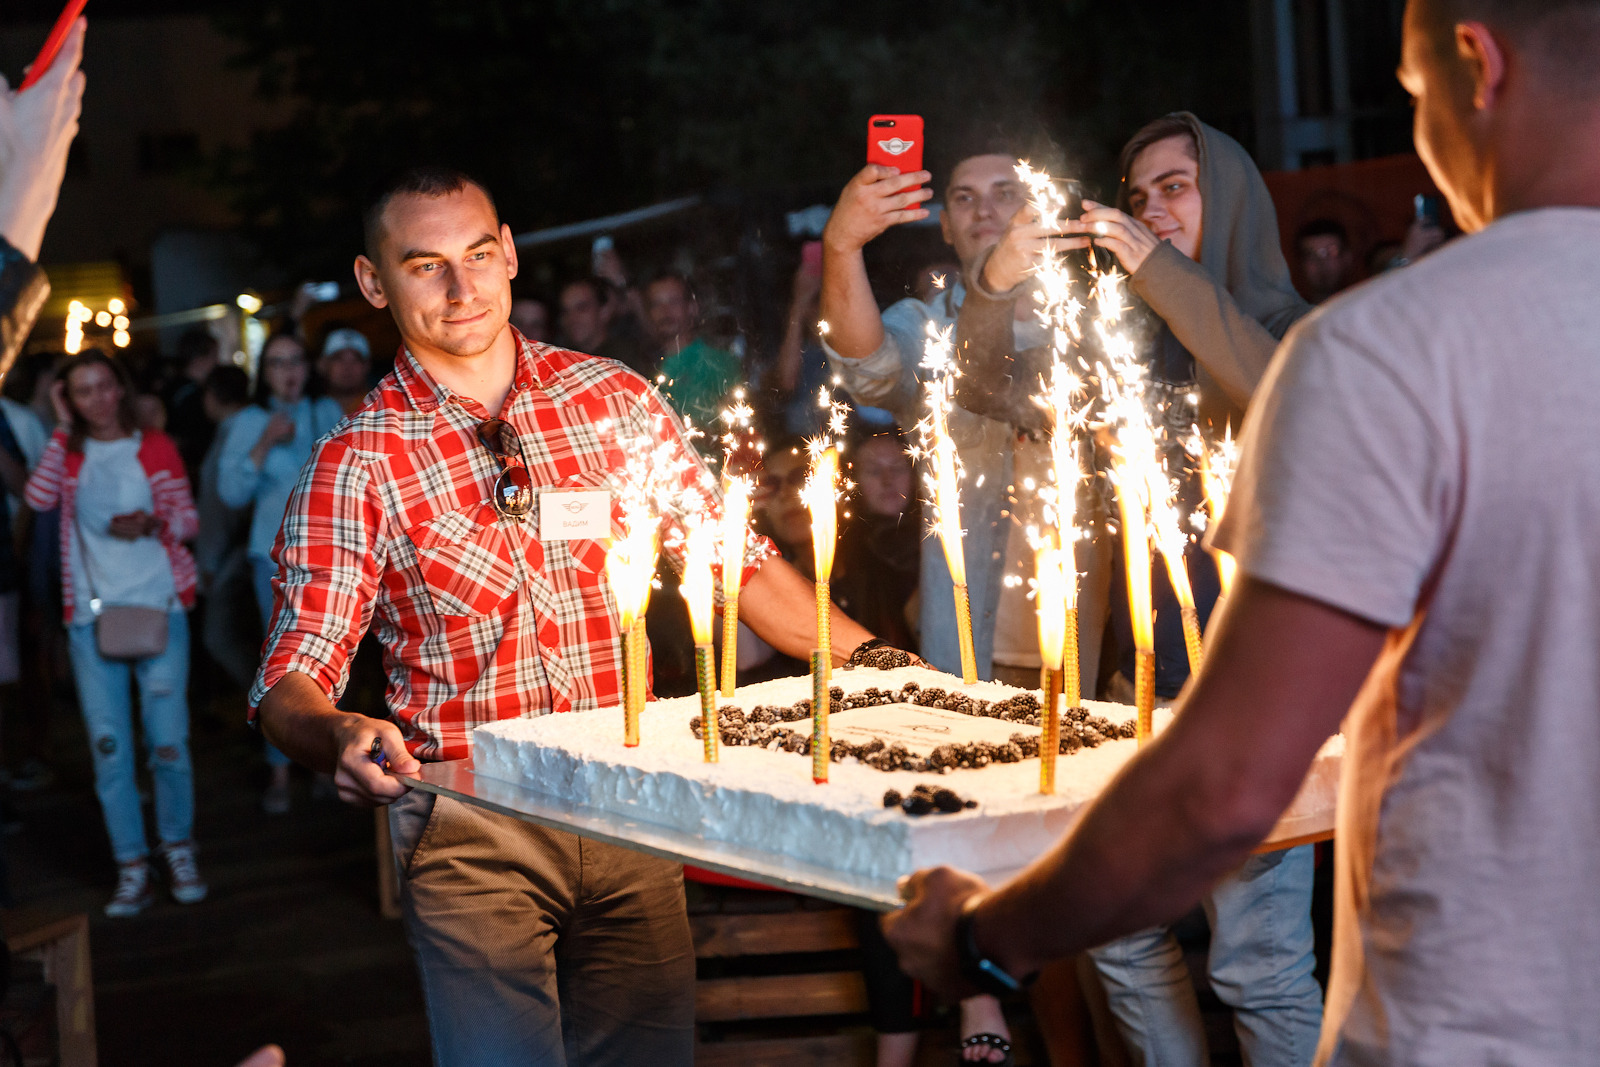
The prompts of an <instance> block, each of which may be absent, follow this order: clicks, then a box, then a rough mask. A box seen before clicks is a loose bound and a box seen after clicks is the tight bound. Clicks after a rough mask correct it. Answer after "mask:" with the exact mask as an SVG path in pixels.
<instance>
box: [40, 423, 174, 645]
mask: <svg viewBox="0 0 1600 1067" xmlns="http://www.w3.org/2000/svg"><path fill="white" fill-rule="evenodd" d="M139 465H140V466H141V467H143V468H144V473H145V476H146V477H147V478H149V479H150V497H151V499H152V501H153V502H154V503H153V505H152V506H153V508H154V512H155V516H156V518H158V519H160V520H161V529H160V530H158V531H157V534H156V536H158V537H159V538H160V539H161V544H162V547H164V548H165V549H166V550H167V559H168V561H169V562H170V563H171V564H172V584H173V585H174V586H175V587H176V588H177V592H178V599H179V600H181V601H183V606H184V607H186V608H192V607H194V589H195V577H196V572H195V565H194V557H193V556H191V555H190V554H189V550H188V549H187V548H185V547H184V546H183V542H185V541H188V540H192V539H193V538H194V535H195V534H196V533H198V532H199V530H200V514H199V512H197V511H196V510H195V506H194V497H193V496H192V495H191V494H190V492H189V478H188V475H186V474H184V472H183V459H182V457H180V456H179V455H178V448H177V446H176V445H174V444H173V443H172V438H170V437H168V436H167V435H166V434H164V433H162V432H161V431H160V430H145V431H143V438H142V439H141V440H140V442H139ZM82 470H83V453H82V452H72V451H69V450H68V449H67V432H66V431H65V430H60V429H58V430H56V432H55V434H54V435H53V436H52V437H51V438H50V444H49V446H48V447H46V448H45V450H44V455H43V456H41V457H40V458H39V465H38V466H37V467H35V468H34V471H33V474H32V475H31V476H30V477H29V478H28V488H27V489H26V491H25V493H24V499H26V500H27V502H28V506H29V507H30V508H32V509H33V510H35V511H49V510H50V509H51V508H53V507H55V506H56V505H58V504H59V505H60V506H61V603H62V609H63V610H62V615H63V618H64V621H65V622H67V623H69V624H70V623H71V622H72V621H73V617H72V615H73V613H72V588H73V582H72V538H73V531H74V529H75V527H76V523H77V517H78V473H79V472H80V471H82Z"/></svg>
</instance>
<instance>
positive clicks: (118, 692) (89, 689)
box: [67, 609, 194, 863]
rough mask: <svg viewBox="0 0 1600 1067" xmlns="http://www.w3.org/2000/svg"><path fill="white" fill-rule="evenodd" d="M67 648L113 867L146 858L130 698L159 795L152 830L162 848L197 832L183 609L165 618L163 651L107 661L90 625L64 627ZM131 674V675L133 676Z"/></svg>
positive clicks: (187, 626) (187, 644)
mask: <svg viewBox="0 0 1600 1067" xmlns="http://www.w3.org/2000/svg"><path fill="white" fill-rule="evenodd" d="M67 649H68V651H69V652H70V654H71V657H72V678H73V681H74V682H76V683H77V686H78V704H79V705H80V707H81V708H82V709H83V724H84V727H85V728H86V729H87V731H88V734H89V747H90V750H91V751H92V752H93V754H94V791H95V793H96V794H97V795H98V796H99V797H100V809H101V811H102V812H104V814H105V819H106V832H107V833H109V834H110V835H111V852H112V855H114V856H115V857H116V860H117V862H118V863H130V862H132V861H134V860H138V859H143V858H144V857H145V856H147V855H148V854H149V852H150V849H149V846H148V844H147V843H146V841H145V833H144V813H143V812H142V811H141V810H140V805H139V786H138V782H137V781H136V780H135V778H134V765H133V753H134V737H133V694H132V691H131V686H132V684H133V682H135V681H137V683H138V686H139V717H140V719H141V720H142V722H143V725H144V742H145V746H144V747H145V751H146V754H147V755H148V756H149V760H150V763H149V767H150V775H151V778H152V779H153V780H154V782H155V789H156V830H157V832H158V833H159V834H160V836H161V842H162V844H167V845H175V844H178V843H179V842H182V841H187V840H189V839H190V837H191V836H192V835H193V833H194V769H193V767H192V766H191V765H190V763H189V699H188V694H187V692H186V690H187V689H188V685H189V620H188V617H187V616H186V615H185V614H184V612H183V610H182V609H179V610H177V611H173V612H170V613H169V614H168V615H167V650H166V651H165V652H163V653H162V654H161V655H159V656H151V657H150V658H149V659H141V660H136V661H134V662H132V663H129V662H126V661H124V660H112V659H105V658H103V657H102V656H101V655H100V651H99V649H98V648H97V647H96V646H95V639H94V623H93V622H89V623H84V624H81V625H78V624H74V625H72V626H68V627H67ZM130 676H131V677H130Z"/></svg>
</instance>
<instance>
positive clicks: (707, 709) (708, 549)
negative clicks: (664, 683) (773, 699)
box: [678, 523, 720, 763]
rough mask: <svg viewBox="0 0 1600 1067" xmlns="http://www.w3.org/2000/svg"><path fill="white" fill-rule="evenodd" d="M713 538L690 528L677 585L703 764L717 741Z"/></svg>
mask: <svg viewBox="0 0 1600 1067" xmlns="http://www.w3.org/2000/svg"><path fill="white" fill-rule="evenodd" d="M715 541H716V534H715V531H714V530H713V529H712V527H711V526H710V525H709V524H706V523H698V524H696V525H694V526H692V527H690V529H689V533H688V536H687V537H686V538H685V545H684V564H683V582H682V584H681V585H679V587H678V590H679V592H680V593H682V594H683V599H684V601H685V603H687V604H688V605H689V629H690V631H691V632H693V634H694V678H695V685H696V687H697V688H698V689H699V691H700V724H701V737H702V738H703V740H704V741H705V753H706V762H707V763H716V762H717V755H718V753H717V743H718V741H719V740H720V735H719V732H718V724H717V676H716V670H715V659H716V656H715V652H714V650H713V648H712V644H711V632H712V624H711V620H712V616H713V615H714V614H715V605H714V603H713V601H714V599H715V597H714V592H715V585H714V583H713V581H712V578H711V559H712V556H713V555H715V554H716V547H715Z"/></svg>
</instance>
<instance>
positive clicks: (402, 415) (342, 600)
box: [250, 335, 776, 760]
mask: <svg viewBox="0 0 1600 1067" xmlns="http://www.w3.org/2000/svg"><path fill="white" fill-rule="evenodd" d="M517 345H518V360H517V374H516V378H515V381H514V383H513V386H512V392H511V394H510V395H509V396H508V397H507V399H506V403H505V405H504V406H503V407H502V409H501V411H500V413H499V415H500V418H502V419H505V420H506V421H507V422H509V423H511V425H512V426H513V427H514V428H515V429H516V430H517V432H518V434H519V436H520V439H521V442H522V448H523V451H524V453H525V455H526V458H527V465H528V473H529V475H530V478H531V480H532V483H533V486H534V490H535V493H534V499H535V509H534V513H533V514H532V515H530V516H528V517H527V518H526V520H525V521H523V522H517V521H514V520H511V519H505V518H502V517H500V516H499V514H498V513H497V512H496V511H495V509H494V507H493V505H492V504H491V502H490V496H491V489H492V487H493V485H494V483H495V480H496V478H498V477H499V475H500V466H499V463H498V462H497V460H496V459H495V457H494V456H493V455H492V454H491V453H490V452H489V450H488V449H487V448H485V447H484V446H483V445H482V444H481V443H480V442H479V440H478V438H477V434H476V431H477V427H478V425H479V424H480V423H481V422H483V421H484V420H485V419H486V418H488V417H489V415H488V413H487V412H486V411H485V410H484V409H483V407H482V405H480V404H479V403H478V402H477V401H475V400H472V399H471V398H469V397H464V396H458V395H455V394H453V393H451V392H450V391H449V390H448V389H446V388H444V387H443V386H440V385H438V384H437V383H435V382H434V381H433V380H432V379H431V378H429V377H428V375H427V373H426V372H425V371H424V370H423V369H422V367H421V366H420V365H419V364H418V363H417V362H416V361H415V360H414V359H413V357H411V356H410V355H409V354H408V353H405V352H402V353H401V354H400V356H399V358H398V359H397V360H396V363H395V370H394V372H393V373H392V374H391V375H389V376H388V377H387V378H385V379H384V381H383V383H382V384H381V385H380V386H379V388H378V390H377V391H376V392H375V393H374V395H373V397H372V398H370V399H369V401H368V403H367V405H366V406H365V407H363V408H362V409H361V410H360V411H358V412H356V413H355V414H354V415H352V416H351V417H350V418H349V419H348V420H346V421H345V422H344V423H343V424H342V425H341V426H340V427H338V428H337V429H335V431H334V432H333V433H332V434H331V435H330V436H329V437H327V438H325V439H324V440H323V441H322V442H321V443H320V444H319V445H318V447H317V450H316V452H315V453H314V454H313V456H312V459H311V461H310V462H309V463H308V464H307V465H306V468H305V470H304V471H302V472H301V476H300V482H299V484H298V485H297V486H296V488H295V491H294V494H293V496H292V497H291V498H290V501H289V506H288V509H287V511H286V513H285V515H284V521H283V528H282V530H281V532H280V533H279V536H278V543H277V546H276V549H275V551H274V556H275V557H276V559H277V561H278V576H277V578H276V580H275V581H274V588H275V590H276V592H277V610H276V612H275V614H274V617H273V622H272V626H271V628H270V633H269V636H268V638H267V642H266V646H265V652H264V657H263V662H262V665H261V670H260V673H259V674H258V675H257V677H256V682H255V685H254V686H253V687H252V689H251V693H250V706H251V714H252V716H253V715H254V714H255V710H254V709H255V707H256V706H257V705H258V704H259V703H260V701H261V698H262V697H263V696H265V695H266V693H267V691H268V690H269V689H271V688H272V686H273V685H275V684H277V682H278V681H279V680H280V679H281V678H282V677H283V676H284V675H285V674H287V673H289V672H291V671H298V672H301V673H304V674H306V675H308V676H309V677H310V678H311V679H313V680H314V681H315V682H316V684H317V685H318V687H319V688H321V689H322V691H323V692H325V693H327V694H328V697H329V699H330V700H336V699H337V698H338V696H339V695H340V694H341V693H342V692H343V691H344V687H345V684H346V682H347V681H348V678H349V663H350V657H351V656H352V655H353V654H354V652H355V648H356V645H357V644H358V643H359V641H360V639H361V635H362V634H363V633H365V632H366V630H367V628H368V627H369V626H370V627H371V629H372V632H373V634H374V635H375V636H376V637H377V638H378V639H379V641H380V642H381V643H382V644H383V646H384V649H385V651H386V656H385V666H386V671H387V675H388V692H387V702H388V706H389V710H390V712H391V713H392V714H393V715H394V717H395V718H396V720H397V721H398V722H399V724H400V727H401V730H402V732H403V733H404V734H405V736H406V743H407V745H408V747H409V748H410V749H411V751H412V753H413V754H414V755H415V756H417V758H419V759H423V760H437V759H458V758H463V757H465V756H466V755H468V753H469V751H470V736H471V731H472V729H473V728H474V727H476V726H479V725H481V724H483V723H488V722H493V721H496V720H498V719H509V718H517V717H521V716H533V715H542V714H545V713H547V712H553V711H554V712H562V711H583V710H587V709H590V708H596V707H606V706H611V705H615V704H616V703H618V698H619V695H620V693H621V675H620V669H621V662H622V637H621V632H620V630H619V628H618V616H617V610H616V603H615V600H614V598H613V596H612V594H611V589H610V586H609V584H608V582H607V579H606V573H605V557H606V547H607V544H606V542H605V541H604V540H598V539H595V540H590V539H577V540H549V541H541V540H540V538H539V529H540V526H539V510H540V508H541V507H542V506H543V503H544V497H545V494H546V493H548V492H550V491H564V490H596V489H599V490H606V491H608V492H609V493H610V500H611V509H612V514H611V532H612V535H613V536H617V535H620V533H621V532H622V530H623V517H624V510H623V505H624V501H625V500H633V501H636V502H639V501H642V502H645V503H647V504H648V505H649V506H650V513H651V514H652V515H654V516H657V517H658V521H659V524H660V527H659V531H658V533H659V537H660V543H661V546H662V551H663V554H664V555H665V556H666V557H667V558H668V560H669V561H670V562H671V563H672V564H673V566H674V567H676V568H678V569H680V570H681V569H682V566H683V545H684V534H685V530H684V524H685V522H686V521H691V520H697V519H701V518H710V519H712V520H715V519H716V518H717V517H719V516H720V514H721V509H722V493H721V487H720V486H719V485H718V482H717V479H716V477H715V475H713V474H712V473H711V471H710V470H708V469H707V467H706V466H705V463H704V461H703V460H701V459H700V457H699V455H698V454H697V453H696V452H695V450H694V449H693V448H692V447H690V446H689V444H688V443H687V441H686V439H685V432H684V428H683V426H682V424H681V423H680V422H679V421H678V419H677V417H676V416H675V415H674V414H672V412H671V411H670V409H669V408H668V407H667V406H666V405H665V404H664V403H663V402H662V400H661V398H660V396H658V395H657V393H656V391H655V390H654V389H653V388H652V387H651V386H650V385H649V384H648V383H647V382H645V380H644V379H643V378H641V377H639V376H638V375H637V374H635V373H633V372H632V371H630V370H627V369H626V368H624V367H622V366H621V365H620V364H618V363H614V362H612V361H610V360H605V359H598V358H595V357H593V356H585V355H580V354H578V353H575V352H567V351H563V350H560V349H555V348H550V347H547V346H544V345H536V344H533V343H532V342H529V341H527V340H525V339H523V338H522V337H521V336H520V335H518V337H517ZM775 554H776V550H775V549H774V548H773V546H772V544H771V543H770V542H769V541H767V540H766V539H765V538H762V537H758V536H756V535H754V534H751V535H749V537H748V539H747V544H746V551H745V575H744V577H745V579H746V580H748V579H749V578H750V577H751V576H752V575H753V574H754V573H755V570H756V569H757V568H758V567H760V565H761V563H762V561H764V560H765V559H766V558H768V557H769V556H772V555H775Z"/></svg>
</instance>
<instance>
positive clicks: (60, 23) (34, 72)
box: [19, 0, 89, 91]
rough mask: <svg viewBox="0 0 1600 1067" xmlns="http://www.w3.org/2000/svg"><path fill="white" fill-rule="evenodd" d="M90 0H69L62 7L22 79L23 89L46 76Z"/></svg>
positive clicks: (30, 86)
mask: <svg viewBox="0 0 1600 1067" xmlns="http://www.w3.org/2000/svg"><path fill="white" fill-rule="evenodd" d="M88 2H89V0H67V6H66V7H63V8H62V9H61V15H60V16H59V17H58V18H57V19H56V24H55V25H54V26H52V27H50V36H48V37H46V38H45V39H44V47H43V48H41V49H39V54H38V55H37V56H35V57H34V60H33V66H31V67H29V68H28V76H27V77H26V78H23V79H22V88H23V89H29V88H32V87H33V83H34V82H36V81H38V80H39V79H40V78H42V77H44V72H45V71H47V70H49V69H50V64H52V63H54V62H55V61H56V55H57V54H58V53H60V51H61V46H62V45H64V44H66V43H67V32H68V31H69V30H71V29H72V24H73V23H74V22H77V21H78V16H79V15H81V14H83V6H84V5H85V4H87V3H88ZM19 91H20V90H19Z"/></svg>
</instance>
